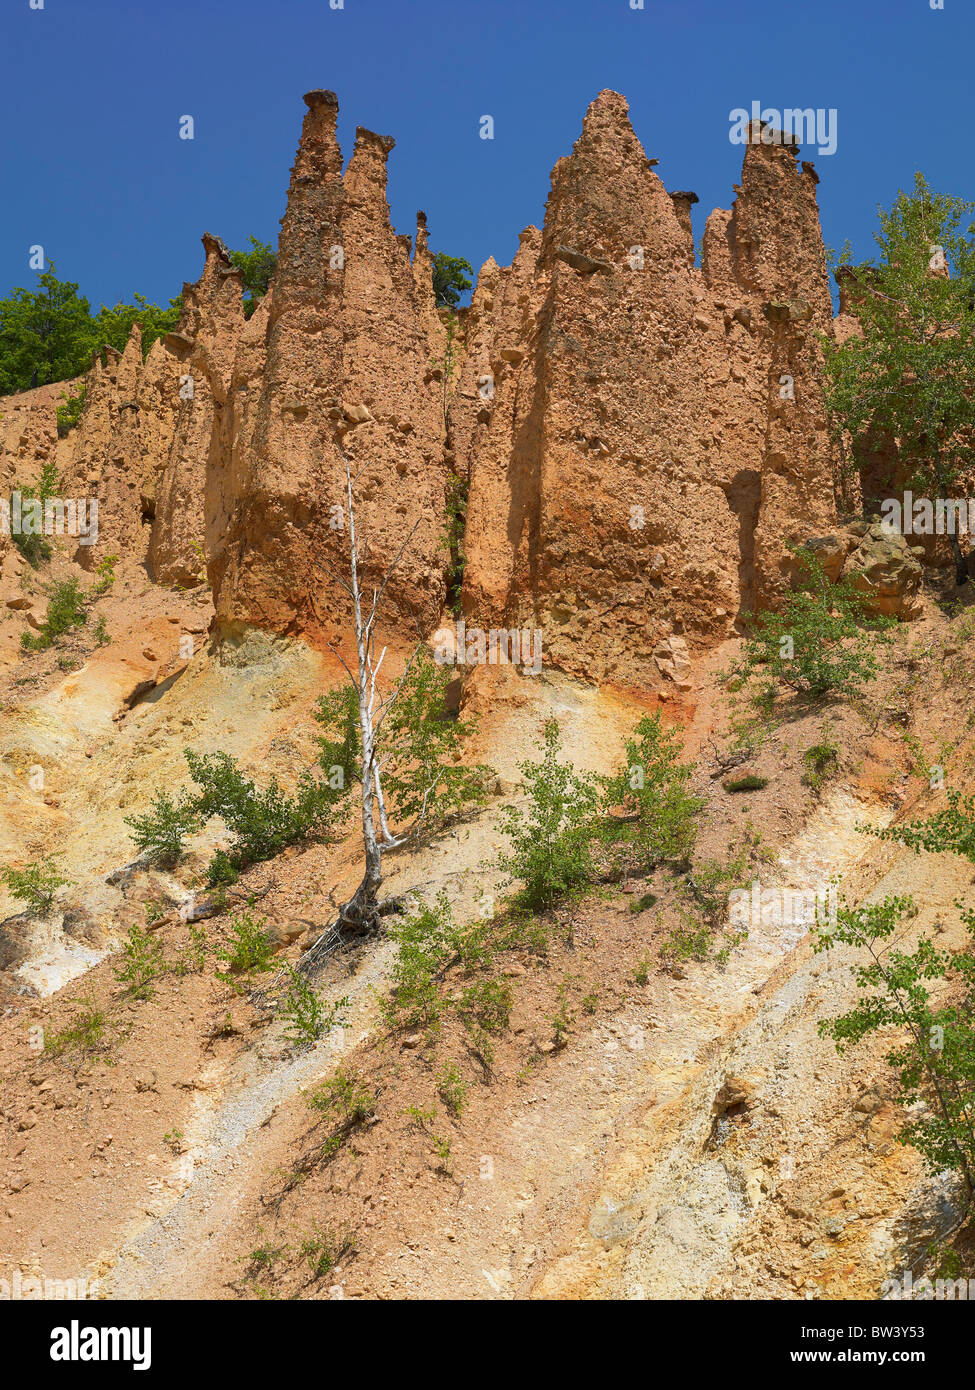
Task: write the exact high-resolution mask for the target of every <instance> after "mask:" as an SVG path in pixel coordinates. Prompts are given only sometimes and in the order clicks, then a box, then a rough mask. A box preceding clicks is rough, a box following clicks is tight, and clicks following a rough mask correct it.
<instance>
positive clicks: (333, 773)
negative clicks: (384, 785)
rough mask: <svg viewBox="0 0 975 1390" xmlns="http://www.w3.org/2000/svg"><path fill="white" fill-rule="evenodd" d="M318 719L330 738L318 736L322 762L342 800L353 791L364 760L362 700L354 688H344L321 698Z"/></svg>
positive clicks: (333, 788)
mask: <svg viewBox="0 0 975 1390" xmlns="http://www.w3.org/2000/svg"><path fill="white" fill-rule="evenodd" d="M314 717H315V719H316V720H317V721H318V723H319V724H321V725H322V726H323V727H324V728H325V729H328V730H331V731H332V734H333V735H334V736H333V737H329V735H328V734H320V735H319V736H318V744H319V747H320V749H321V752H320V753H319V757H318V761H319V764H320V766H321V767H322V768H323V769H324V771H325V772H326V773H327V775H328V782H329V786H330V787H331V788H332V790H333V791H334V792H335V793H336V798H337V799H338V798H340V797H341V796H342V795H343V794H344V793H346V792H348V791H350V790H351V788H352V787H353V786H354V785H355V782H356V779H357V776H358V772H357V769H358V766H359V763H360V762H361V759H362V731H361V730H360V728H359V696H358V693H357V691H356V688H355V686H354V685H351V684H349V685H342V686H339V688H338V689H337V690H330V691H329V692H328V693H327V694H325V695H321V696H319V699H318V702H317V704H316V706H315V714H314Z"/></svg>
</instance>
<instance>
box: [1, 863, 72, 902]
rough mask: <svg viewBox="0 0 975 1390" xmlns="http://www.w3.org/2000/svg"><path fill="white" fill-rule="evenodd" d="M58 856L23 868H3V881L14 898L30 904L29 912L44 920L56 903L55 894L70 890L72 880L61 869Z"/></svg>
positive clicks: (7, 866)
mask: <svg viewBox="0 0 975 1390" xmlns="http://www.w3.org/2000/svg"><path fill="white" fill-rule="evenodd" d="M60 857H61V856H60V855H58V854H49V855H46V856H45V857H44V858H43V859H35V860H34V861H33V862H32V863H30V864H26V865H25V866H24V867H23V868H22V869H14V868H12V867H11V866H9V865H6V866H4V867H3V868H2V869H0V879H2V880H3V883H4V885H5V887H6V889H7V892H8V893H9V894H10V896H11V897H12V898H16V899H17V900H18V901H19V902H22V903H26V905H27V911H28V912H29V913H31V914H33V915H34V916H37V917H43V916H45V915H46V914H47V913H48V912H50V910H51V908H52V906H53V904H54V895H55V893H56V892H57V890H58V889H59V888H65V887H67V886H68V885H69V884H70V882H71V880H70V879H68V878H64V877H63V876H62V875H61V873H59V871H58V868H57V860H58V859H60Z"/></svg>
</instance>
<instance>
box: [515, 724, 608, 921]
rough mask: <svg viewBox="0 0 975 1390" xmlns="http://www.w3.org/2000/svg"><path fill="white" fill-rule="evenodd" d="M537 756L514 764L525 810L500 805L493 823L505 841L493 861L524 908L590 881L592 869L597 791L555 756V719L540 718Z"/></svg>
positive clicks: (546, 904)
mask: <svg viewBox="0 0 975 1390" xmlns="http://www.w3.org/2000/svg"><path fill="white" fill-rule="evenodd" d="M542 749H543V756H542V758H541V760H540V761H538V762H532V761H526V762H523V763H519V767H520V769H521V773H522V777H523V783H522V785H523V789H524V791H525V792H526V794H527V799H528V809H527V810H522V809H521V807H520V806H505V807H504V808H503V809H502V812H501V817H500V821H499V826H500V829H501V831H502V833H503V834H505V835H507V837H508V839H509V840H510V842H511V849H510V851H509V852H508V853H506V854H503V855H501V857H500V859H499V860H498V864H499V867H500V868H501V869H502V871H503V872H505V873H507V874H509V875H510V879H509V882H510V881H512V880H520V881H521V884H522V887H521V888H520V890H519V891H518V893H517V895H516V901H517V902H519V903H521V904H522V905H524V906H525V907H527V908H532V909H536V910H537V909H544V908H550V907H552V906H553V904H554V903H555V902H557V901H558V900H559V899H560V898H563V897H565V896H566V895H567V894H569V893H572V892H573V891H575V890H578V889H579V888H581V887H583V886H584V885H586V884H588V883H590V882H591V881H592V879H593V877H594V874H595V866H594V862H593V850H592V841H593V836H594V825H593V821H594V817H595V813H596V809H597V807H598V805H599V790H598V787H597V783H596V779H595V778H594V777H592V776H580V775H578V774H577V773H576V772H574V771H573V769H572V768H571V767H570V766H569V765H568V764H567V763H564V762H562V761H561V759H560V756H559V755H560V753H561V750H562V737H561V733H560V731H559V726H558V722H557V721H556V720H554V719H549V720H547V721H546V723H545V729H544V733H543V741H542Z"/></svg>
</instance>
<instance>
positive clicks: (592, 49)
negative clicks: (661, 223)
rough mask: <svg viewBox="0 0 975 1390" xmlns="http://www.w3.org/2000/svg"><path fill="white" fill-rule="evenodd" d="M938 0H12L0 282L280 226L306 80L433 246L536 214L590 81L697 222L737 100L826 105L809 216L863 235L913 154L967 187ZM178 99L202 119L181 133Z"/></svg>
mask: <svg viewBox="0 0 975 1390" xmlns="http://www.w3.org/2000/svg"><path fill="white" fill-rule="evenodd" d="M332 2H333V3H336V0H332ZM34 3H35V4H36V3H39V0H34ZM944 5H945V8H944V10H943V11H932V10H931V8H930V3H929V0H806V3H803V0H793V2H792V3H789V4H774V3H771V4H770V3H765V4H763V3H761V0H739V3H731V0H673V3H667V2H666V0H645V9H644V10H642V11H639V10H637V11H634V10H631V8H630V0H344V7H343V8H342V9H337V10H333V9H331V8H330V4H329V0H263V3H258V0H43V6H44V7H43V9H41V10H32V9H30V7H29V0H4V6H3V12H2V15H0V45H2V47H0V53H2V58H3V61H2V71H3V81H2V86H0V111H2V129H3V133H4V139H3V144H2V153H0V178H2V188H3V193H4V216H3V218H2V219H0V293H6V292H8V291H9V289H10V288H12V287H13V286H14V285H21V284H25V285H30V286H32V285H33V284H34V283H35V277H34V275H33V273H32V272H31V271H30V270H29V267H28V264H27V260H28V248H29V247H30V246H31V245H33V244H38V243H39V244H41V245H43V246H44V248H45V252H46V254H47V257H48V259H50V260H53V261H54V262H55V265H56V268H57V273H58V275H59V276H60V277H62V278H64V279H71V280H77V281H79V282H80V284H81V288H82V291H83V292H84V293H87V294H88V296H89V298H90V299H91V301H92V304H93V307H96V308H97V306H98V304H99V303H101V302H102V301H105V302H106V303H108V304H113V303H115V302H117V301H118V300H119V299H126V300H128V299H131V296H132V294H133V292H134V291H135V290H139V291H141V292H142V293H143V294H145V295H147V296H148V297H149V298H150V299H156V300H159V301H161V302H165V300H166V299H168V298H169V297H170V296H172V295H174V294H176V293H178V291H179V289H180V286H181V284H182V282H183V280H194V279H196V278H197V276H198V275H199V272H200V269H201V267H202V248H201V247H200V244H199V238H200V235H201V233H202V232H203V231H204V230H207V231H211V232H214V233H216V234H217V235H219V236H222V237H223V238H224V240H225V241H226V242H227V243H228V244H229V245H230V246H242V245H244V244H245V241H246V238H247V236H248V234H250V233H253V234H254V235H256V236H258V237H260V238H262V239H263V240H268V241H272V242H275V243H276V241H277V234H278V222H279V219H280V217H281V214H282V212H283V211H284V195H285V190H286V188H287V183H288V171H289V169H290V166H291V163H292V159H293V156H294V150H295V146H296V144H297V140H298V134H299V130H300V126H301V119H302V115H303V113H304V109H305V108H304V104H303V102H302V100H301V97H302V94H303V93H304V92H305V91H307V90H308V89H309V88H311V87H331V88H333V89H334V90H335V91H336V92H337V93H338V97H339V102H340V117H339V134H340V139H341V142H342V149H343V154H344V156H345V158H346V160H347V159H348V157H349V155H350V154H351V152H352V143H353V139H354V133H355V127H356V125H357V124H361V125H364V126H367V127H369V128H370V129H372V130H376V131H379V132H380V133H382V134H389V135H394V136H395V137H396V140H397V147H396V149H395V150H394V151H393V153H392V155H391V156H390V163H389V169H390V184H389V194H390V203H391V208H392V217H393V224H394V226H395V227H396V230H397V231H399V232H409V233H412V232H413V230H414V218H415V213H416V209H417V208H423V209H424V210H425V211H426V213H427V214H428V216H429V219H430V231H431V240H432V244H433V246H434V248H435V249H440V250H445V251H449V252H451V253H452V254H455V255H462V256H465V257H466V258H467V259H468V260H470V261H471V262H472V264H473V265H474V268H475V270H476V269H477V268H478V266H479V265H480V264H481V262H482V261H483V260H484V259H486V257H487V256H488V255H489V254H493V255H494V256H495V257H496V258H497V259H498V260H499V261H501V262H507V261H509V260H510V258H511V256H512V255H513V253H514V251H515V249H516V248H517V238H518V232H519V231H520V229H521V228H522V227H524V226H525V225H527V224H528V223H529V222H536V223H538V222H540V220H541V218H542V214H543V208H544V202H545V198H546V195H547V193H548V185H549V173H550V171H551V168H552V165H553V164H554V162H555V160H556V159H557V158H558V157H559V156H560V155H562V154H566V153H568V151H569V150H570V148H571V146H572V143H573V141H574V140H575V139H576V137H577V136H578V134H579V128H580V124H581V121H582V117H583V113H584V112H585V109H586V106H587V105H588V103H589V101H590V100H591V99H592V98H593V97H594V96H595V95H596V93H597V92H598V91H600V90H601V89H602V88H604V87H611V88H615V89H616V90H618V91H621V92H623V93H625V95H626V96H627V97H628V98H629V102H630V111H631V118H632V121H633V125H634V128H635V130H636V132H637V134H638V136H639V137H640V139H641V140H642V142H643V145H644V147H645V149H646V151H647V154H648V155H650V156H651V157H656V158H658V159H659V161H660V163H659V167H658V170H657V172H658V173H659V174H660V176H661V178H662V179H663V181H664V184H665V186H666V187H668V188H669V189H676V188H690V189H694V190H695V191H696V192H697V193H698V194H699V196H700V199H701V202H700V205H699V206H698V207H696V208H695V210H694V212H695V217H696V222H695V233H696V235H700V232H701V230H702V228H703V224H704V219H705V217H706V216H707V213H708V212H709V211H710V210H711V208H712V207H716V206H717V207H729V206H730V205H731V200H732V197H733V194H732V184H733V183H734V182H735V181H736V180H737V178H738V173H739V170H740V167H741V153H742V151H741V148H740V147H738V146H733V145H732V144H731V143H730V142H729V140H728V130H729V120H728V113H729V111H730V110H731V109H732V108H733V107H737V106H744V107H750V105H751V102H752V101H753V100H758V101H760V102H761V103H762V104H763V106H769V107H778V108H780V109H781V108H782V107H785V106H795V107H808V106H811V107H823V108H835V109H836V110H837V113H838V149H837V152H836V154H835V155H833V156H830V157H824V158H820V157H818V156H817V155H816V154H815V153H813V154H812V158H813V159H814V161H815V163H816V167H817V169H818V171H819V174H820V177H821V183H820V186H819V197H820V208H821V211H822V216H823V224H824V234H825V238H826V241H827V244H831V245H833V246H836V247H839V246H840V245H841V244H842V242H843V241H844V239H846V238H847V237H849V239H850V240H851V241H852V243H853V247H854V252H855V254H856V255H857V256H858V257H863V256H866V255H869V254H871V252H872V233H873V230H874V226H875V221H876V218H875V211H876V206H877V203H878V202H883V203H885V204H887V203H889V202H890V200H891V198H892V197H893V195H894V194H895V193H896V191H897V189H898V187H901V186H906V185H908V184H910V182H911V181H912V178H913V173H914V170H915V169H917V168H920V169H922V170H923V171H924V172H925V174H926V175H927V177H928V179H929V181H930V182H931V183H932V184H933V186H934V187H935V188H937V189H939V190H943V191H948V192H953V193H957V194H958V195H960V196H964V197H967V198H971V199H972V200H975V158H973V153H972V145H971V141H972V135H973V120H972V105H973V102H975V80H973V64H975V6H973V4H972V0H944ZM187 114H188V115H192V116H193V118H194V121H195V139H194V140H193V141H184V140H180V139H179V138H178V125H179V118H180V116H182V115H187ZM484 114H490V115H492V116H493V117H494V120H495V139H494V140H493V141H486V140H481V139H480V138H479V136H478V121H479V118H480V117H481V116H482V115H484ZM807 157H808V156H807Z"/></svg>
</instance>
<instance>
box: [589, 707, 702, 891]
mask: <svg viewBox="0 0 975 1390" xmlns="http://www.w3.org/2000/svg"><path fill="white" fill-rule="evenodd" d="M681 751H682V749H681V740H680V734H679V733H678V732H677V730H675V729H668V728H667V727H666V726H665V725H664V724H663V723H662V721H661V719H660V715H659V713H657V714H654V715H652V716H650V715H644V717H643V718H642V719H641V720H640V722H639V723H638V724H637V725H636V727H635V729H634V730H633V733H632V735H631V737H630V738H629V739H627V742H626V752H625V760H624V765H623V767H621V768H620V769H619V771H618V772H616V773H615V775H614V776H612V777H609V778H606V779H603V788H604V790H603V807H604V810H607V811H608V810H611V809H612V808H615V807H619V808H621V810H622V812H623V817H624V818H623V819H617V818H616V817H613V816H610V817H608V818H607V819H606V820H605V821H604V823H603V828H602V833H603V836H604V838H605V839H606V840H607V841H608V842H609V843H611V844H612V843H614V842H615V844H617V845H619V846H620V847H622V848H623V850H624V852H625V853H626V854H627V855H628V856H631V857H635V859H636V861H637V862H638V863H639V865H640V867H641V868H650V867H652V866H653V865H655V864H659V863H660V862H661V861H663V860H666V859H677V860H683V859H687V858H689V856H690V855H691V854H692V852H693V850H694V843H695V840H696V839H697V825H696V819H695V818H696V817H697V815H698V813H699V812H700V810H701V808H702V806H703V805H704V802H703V800H702V798H701V797H697V796H692V795H691V794H690V792H689V791H688V784H689V783H690V780H691V778H692V777H693V775H694V765H693V763H685V762H681V759H680V755H681Z"/></svg>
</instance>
